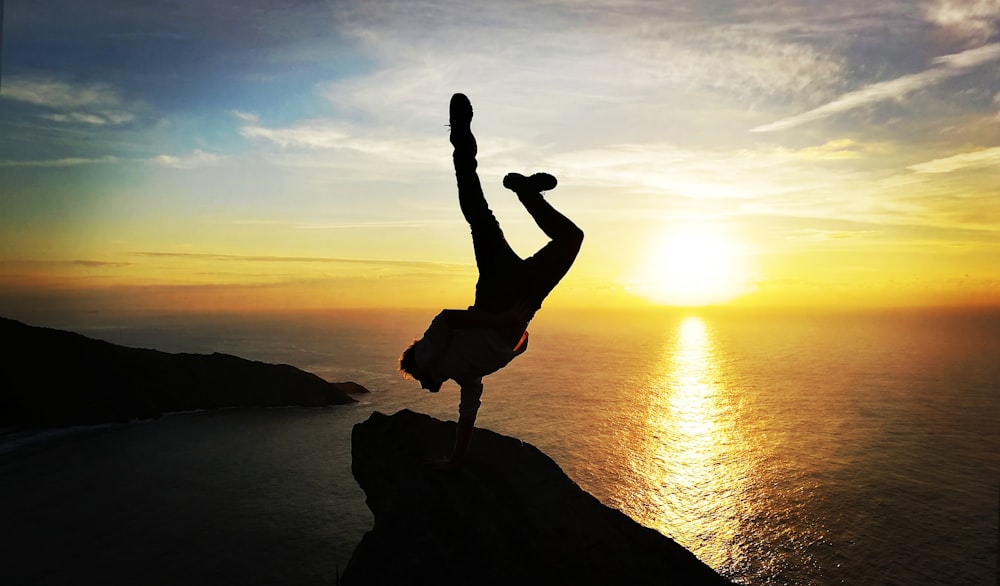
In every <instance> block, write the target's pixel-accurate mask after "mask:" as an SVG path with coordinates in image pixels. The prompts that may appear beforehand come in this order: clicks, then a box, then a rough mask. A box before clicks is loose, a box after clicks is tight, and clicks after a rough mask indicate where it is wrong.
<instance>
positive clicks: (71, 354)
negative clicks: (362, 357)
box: [0, 318, 367, 426]
mask: <svg viewBox="0 0 1000 586" xmlns="http://www.w3.org/2000/svg"><path fill="white" fill-rule="evenodd" d="M0 342H2V344H3V346H2V348H3V350H2V352H0V357H2V358H0V425H5V426H65V425H77V424H92V423H110V422H121V421H127V420H129V419H137V418H138V419H148V418H153V417H158V416H159V415H162V414H163V413H167V412H171V411H188V410H193V409H214V408H220V407H272V406H281V405H305V406H323V405H339V404H344V403H352V402H354V399H353V398H352V397H351V396H350V394H352V393H359V392H367V391H366V390H365V389H364V387H361V385H358V384H356V383H350V382H349V383H331V382H327V381H325V380H323V379H321V378H320V377H318V376H316V375H314V374H310V373H308V372H305V371H302V370H299V369H298V368H295V367H293V366H289V365H287V364H266V363H263V362H254V361H250V360H245V359H243V358H238V357H236V356H230V355H228V354H211V355H206V354H170V353H166V352H159V351H157V350H146V349H139V348H127V347H125V346H118V345H116V344H111V343H109V342H104V341H101V340H94V339H91V338H87V337H85V336H81V335H80V334H75V333H72V332H65V331H61V330H53V329H48V328H38V327H32V326H28V325H25V324H22V323H20V322H17V321H14V320H10V319H4V318H0Z"/></svg>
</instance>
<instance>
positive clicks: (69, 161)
mask: <svg viewBox="0 0 1000 586" xmlns="http://www.w3.org/2000/svg"><path fill="white" fill-rule="evenodd" d="M118 161H120V159H119V158H118V157H112V156H106V157H97V158H93V159H87V158H81V157H66V158H63V159H51V160H42V161H16V160H10V161H0V167H76V166H79V165H106V164H111V163H117V162H118Z"/></svg>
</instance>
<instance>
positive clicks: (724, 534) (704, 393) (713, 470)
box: [619, 316, 750, 569]
mask: <svg viewBox="0 0 1000 586" xmlns="http://www.w3.org/2000/svg"><path fill="white" fill-rule="evenodd" d="M725 381H726V378H725V373H724V372H723V371H722V369H721V368H720V367H719V365H718V364H717V361H716V358H715V342H714V341H713V339H712V333H711V331H710V329H709V328H708V326H707V325H706V324H705V322H704V321H703V320H702V319H700V318H698V317H693V316H692V317H687V318H685V319H684V320H683V321H681V322H680V324H679V326H678V328H677V331H676V335H674V336H673V337H670V338H668V339H667V340H666V342H665V345H664V347H663V351H662V359H661V360H660V362H659V363H658V365H657V368H656V369H655V370H654V372H651V373H650V380H648V381H647V383H646V385H645V387H646V390H647V392H648V395H647V396H645V397H642V400H641V401H640V413H638V414H637V415H638V417H637V418H636V420H635V421H634V424H635V425H636V426H638V428H639V429H635V430H634V431H635V432H636V435H635V436H634V437H635V438H636V440H635V444H636V445H634V448H635V451H634V452H633V456H632V460H631V462H630V467H631V469H632V477H631V478H630V479H628V480H629V481H628V482H626V483H625V484H626V486H624V487H623V488H626V489H627V490H628V492H629V494H622V495H619V501H620V502H621V504H622V506H623V508H625V509H627V510H626V512H627V513H628V514H629V515H631V516H632V517H633V518H635V519H637V520H639V521H640V522H642V523H643V524H644V525H647V526H650V527H653V528H655V529H657V530H659V531H660V532H662V533H664V534H666V535H668V536H670V537H672V538H673V539H674V540H676V541H677V542H678V543H680V544H681V545H683V546H685V547H687V548H688V549H690V550H692V551H694V552H695V553H696V554H697V555H698V557H699V558H700V559H701V560H702V561H704V562H705V563H707V564H708V565H710V566H712V567H714V568H717V569H718V568H724V567H733V566H735V565H739V564H740V563H741V561H742V558H743V557H744V556H743V554H742V553H741V552H740V551H739V550H740V546H739V545H738V543H739V541H741V540H739V539H737V537H738V535H740V532H741V518H744V514H745V513H746V511H745V510H744V511H742V512H741V511H740V509H743V508H745V507H744V506H742V505H741V503H740V500H741V497H742V496H743V493H744V487H745V486H746V478H747V476H748V473H749V470H748V467H749V466H750V461H749V460H750V459H749V458H747V457H746V454H745V453H742V452H744V447H743V446H744V444H743V439H742V438H741V437H740V433H739V430H738V428H737V425H736V420H735V419H736V417H735V413H734V407H733V403H734V401H733V400H732V399H733V398H732V397H731V395H730V391H729V390H728V389H727V387H726V384H725ZM642 407H644V408H645V409H644V410H643V409H642ZM643 411H644V412H643Z"/></svg>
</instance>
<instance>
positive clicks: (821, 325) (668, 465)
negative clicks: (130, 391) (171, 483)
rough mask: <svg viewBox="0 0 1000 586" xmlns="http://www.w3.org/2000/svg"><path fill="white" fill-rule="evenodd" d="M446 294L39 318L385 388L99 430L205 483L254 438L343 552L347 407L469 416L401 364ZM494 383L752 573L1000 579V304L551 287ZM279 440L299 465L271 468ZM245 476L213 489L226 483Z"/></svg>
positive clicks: (358, 518)
mask: <svg viewBox="0 0 1000 586" xmlns="http://www.w3.org/2000/svg"><path fill="white" fill-rule="evenodd" d="M434 313H435V312H434V311H428V312H421V311H401V310H400V311H380V312H375V311H353V312H330V313H312V314H308V315H278V316H261V315H247V316H241V315H215V316H208V315H200V316H190V315H188V316H161V317H143V318H136V317H131V318H123V317H118V318H115V317H110V316H101V315H82V316H81V315H77V316H62V317H59V316H54V317H51V318H49V319H48V320H47V321H46V322H45V323H40V322H39V320H34V321H29V323H33V325H45V326H50V327H59V328H65V329H71V330H74V331H78V332H80V333H83V334H85V335H88V336H91V337H95V338H100V339H105V340H108V341H111V342H114V343H118V344H124V345H128V346H135V347H148V348H156V349H159V350H163V351H168V352H225V353H229V354H235V355H238V356H242V357H244V358H249V359H253V360H262V361H267V362H279V363H288V364H292V365H295V366H297V367H300V368H302V369H305V370H308V371H311V372H314V373H316V374H318V375H320V376H322V377H324V378H326V379H328V380H333V381H346V380H352V381H356V382H358V383H360V384H362V385H364V386H365V387H367V388H368V389H370V390H371V391H372V392H371V394H370V395H369V396H366V397H364V398H363V402H362V404H360V405H357V406H347V407H338V408H334V409H328V410H279V411H276V412H273V413H271V414H270V415H262V414H261V413H260V412H243V411H234V412H228V413H225V414H221V415H220V414H216V415H209V414H204V413H202V414H186V415H177V416H171V417H167V418H164V419H161V420H158V421H156V422H150V423H141V424H134V425H130V426H126V427H127V429H124V430H119V431H116V432H114V433H101V434H98V435H97V437H98V438H106V439H100V441H103V442H109V443H119V444H120V443H127V444H128V445H130V446H145V447H144V448H143V451H142V454H143V455H142V456H141V457H143V458H145V459H147V460H149V459H150V458H154V455H155V454H157V453H159V452H158V450H163V451H166V452H168V453H170V454H172V455H171V458H175V459H176V458H178V457H180V456H178V451H177V449H171V448H170V447H169V446H177V445H182V446H184V448H183V450H182V451H181V452H180V453H181V454H186V456H185V457H186V458H188V460H187V461H189V462H191V461H197V462H199V463H200V465H201V466H202V467H203V468H204V469H205V471H206V475H205V477H204V478H206V479H207V480H204V482H206V483H209V484H210V483H211V482H216V481H214V480H211V478H212V477H211V474H210V472H209V471H210V470H211V469H212V468H213V462H216V461H221V460H222V459H223V458H224V459H226V460H231V459H232V458H233V454H234V453H236V454H237V455H238V457H239V458H240V459H241V460H242V461H245V462H247V463H248V466H247V467H246V470H247V472H246V474H247V475H248V476H247V477H246V478H244V479H243V482H244V483H252V484H253V487H254V489H253V490H254V494H253V496H254V498H255V499H258V501H256V502H258V503H265V504H260V506H262V507H277V508H281V507H292V508H290V509H288V511H287V512H288V513H289V514H290V515H299V516H303V515H307V516H312V518H313V520H312V521H311V523H312V524H313V525H315V527H312V530H315V531H317V532H323V531H327V533H328V534H330V535H332V536H330V535H328V537H327V541H328V542H329V543H332V544H333V545H332V547H333V548H334V549H335V550H336V551H334V552H333V553H332V554H331V553H330V552H329V551H327V552H325V553H324V554H323V556H325V557H324V561H323V562H322V563H323V564H326V565H329V564H336V565H337V566H338V567H339V568H343V565H344V564H345V563H346V560H347V559H349V557H350V553H351V550H352V549H353V545H354V543H356V542H357V540H358V539H360V537H361V535H362V534H363V533H364V531H366V530H367V529H369V528H370V526H371V523H372V516H371V514H370V513H369V512H368V510H367V508H366V507H365V505H364V494H363V492H362V491H361V490H360V489H359V488H357V486H356V484H354V481H353V478H352V477H351V472H350V458H349V454H350V426H351V425H352V424H353V423H355V422H358V421H362V420H364V419H365V418H367V416H368V415H369V414H370V413H371V412H372V411H373V410H379V411H383V412H386V413H392V412H395V411H396V410H398V409H400V408H404V407H405V408H410V409H414V410H417V411H421V412H425V413H429V414H431V415H433V416H435V417H439V418H442V419H453V418H455V417H456V416H457V404H458V392H457V390H458V389H457V387H455V386H454V384H453V383H448V384H446V385H445V387H444V388H443V389H442V391H441V392H440V393H438V394H430V393H427V392H425V391H422V390H421V389H420V388H419V385H417V384H416V383H414V382H412V381H405V380H403V379H401V378H400V377H399V375H398V374H397V372H396V359H397V357H398V355H399V353H400V352H401V351H402V349H403V348H404V347H405V346H406V345H407V344H408V343H409V342H410V341H412V339H414V338H416V337H419V335H420V334H421V333H422V331H423V329H424V327H425V326H426V324H427V323H428V322H429V321H430V319H431V318H432V317H433V314H434ZM13 317H17V316H13ZM22 319H23V318H22ZM24 321H28V320H26V319H25V320H24ZM485 387H486V391H485V394H484V397H483V406H482V409H481V411H480V417H479V421H478V424H479V425H480V426H483V427H488V428H490V429H492V430H494V431H497V432H499V433H503V434H505V435H511V436H516V437H518V438H521V439H523V440H525V441H527V442H530V443H532V444H534V445H535V446H537V447H539V448H540V449H541V450H543V451H544V452H546V453H547V454H549V455H550V456H551V457H552V458H553V459H554V460H555V461H556V462H557V463H558V464H559V465H560V466H561V467H562V468H563V470H564V471H565V472H566V473H567V474H568V475H569V476H570V477H571V478H572V479H573V480H575V481H576V482H577V483H578V484H580V485H581V486H582V487H583V488H584V489H586V490H587V491H589V492H591V493H592V494H594V495H595V496H596V497H597V498H599V499H600V500H601V501H602V502H604V503H606V504H608V505H610V506H612V507H616V508H618V509H620V510H622V511H623V512H625V513H626V514H628V515H629V516H631V517H632V518H634V519H635V520H637V521H639V522H640V523H642V524H645V525H647V526H650V527H653V528H655V529H657V530H658V531H660V532H662V533H663V534H665V535H667V536H669V537H671V538H673V539H675V540H676V541H678V542H679V543H680V544H682V545H683V546H685V547H687V548H688V549H690V550H691V551H692V552H694V553H695V554H696V555H697V556H698V557H699V558H700V559H702V560H703V561H705V562H706V563H708V564H709V565H710V566H712V567H714V568H716V569H717V570H718V571H719V572H720V573H722V574H724V575H726V576H728V577H730V578H731V579H733V580H734V581H736V582H738V583H741V584H761V585H763V584H788V585H793V584H794V585H809V584H817V585H822V584H852V585H854V584H900V585H919V584H996V583H997V577H998V573H997V544H998V536H1000V531H998V516H1000V312H996V311H994V312H987V311H978V312H976V311H961V312H960V311H915V310H905V311H904V310H899V311H857V312H830V313H809V312H805V311H802V312H755V313H751V312H746V311H744V312H724V311H715V312H699V311H644V312H643V311H635V312H625V311H617V312H615V311H609V312H583V311H568V310H565V311H557V310H551V311H550V310H548V309H545V310H543V311H541V312H540V313H539V314H538V316H537V317H536V320H535V322H534V323H533V324H532V327H531V342H530V346H529V350H528V352H526V353H525V354H524V355H522V356H520V357H519V358H518V359H517V360H515V361H514V362H513V363H512V364H511V365H510V366H509V367H508V368H507V369H505V370H504V371H502V372H500V373H497V374H495V375H493V376H491V377H489V378H487V379H486V381H485ZM123 434H128V435H127V436H126V435H123ZM116 438H117V439H116ZM126 440H127V441H126ZM82 441H84V440H81V442H82ZM87 441H91V442H93V441H98V440H95V439H93V437H91V438H90V439H89V440H87ZM158 442H160V443H162V445H159V444H158ZM69 444H70V446H71V445H72V444H73V442H69ZM62 449H65V450H71V449H72V447H64V448H62ZM135 449H138V448H135ZM213 450H214V451H216V452H218V453H216V452H213ZM219 450H225V451H224V452H222V451H219ZM57 455H58V453H55V455H54V456H52V457H56V456H57ZM61 457H65V458H66V461H67V462H69V461H74V460H73V457H72V456H71V455H69V454H66V455H64V456H61ZM136 457H137V458H138V457H140V456H139V455H137V456H136ZM268 458H272V460H280V461H281V462H284V464H282V466H284V467H285V468H284V472H283V473H282V474H271V475H266V474H264V473H263V472H261V469H262V468H263V469H267V470H270V468H271V467H273V466H275V464H274V462H273V461H271V460H269V459H268ZM154 459H155V458H154ZM121 461H124V460H121ZM268 462H271V464H268ZM16 464H17V462H16V461H15V462H14V464H7V466H8V468H7V469H8V471H9V470H11V468H10V466H12V465H16ZM122 465H123V466H124V465H125V464H122ZM112 473H113V472H108V474H112ZM262 474H263V476H261V475H262ZM279 476H281V477H284V478H291V479H292V480H287V481H276V480H274V478H276V477H279ZM227 478H228V477H227ZM227 478H220V479H218V480H217V483H218V486H216V485H214V484H212V485H211V486H209V487H208V488H204V487H203V488H202V489H204V490H211V489H212V488H211V487H213V486H214V487H215V488H214V490H218V491H222V490H228V489H225V488H224V485H225V483H226V482H234V481H233V480H231V479H227ZM260 478H264V480H261V479H260ZM303 486H307V487H308V492H307V493H306V494H311V495H313V497H311V498H310V499H309V501H308V502H302V494H303V493H302V487H303ZM0 488H2V486H0ZM231 488H232V487H229V489H231ZM202 489H199V490H202ZM315 495H321V496H322V498H314V497H315ZM268 503H269V504H268ZM276 517H277V515H276ZM277 522H278V521H275V523H277ZM324 527H326V529H324ZM329 527H335V529H330V528H329ZM317 563H319V562H317ZM321 569H322V568H320V570H321ZM320 570H317V572H319V571H320Z"/></svg>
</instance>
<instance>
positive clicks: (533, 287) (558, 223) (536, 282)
mask: <svg viewBox="0 0 1000 586" xmlns="http://www.w3.org/2000/svg"><path fill="white" fill-rule="evenodd" d="M517 198H518V199H519V200H520V201H521V204H523V205H524V208H525V209H526V210H528V213H529V214H531V217H532V218H533V219H534V220H535V224H537V225H538V227H539V228H540V229H541V230H542V232H544V233H545V235H546V236H548V237H549V238H551V240H550V241H549V243H548V244H546V245H545V246H543V247H542V248H541V249H540V250H539V251H538V252H536V253H535V254H534V255H532V256H531V257H529V258H527V259H526V260H525V262H524V277H523V279H524V283H523V284H522V290H523V291H524V296H525V297H526V298H527V299H528V300H529V301H530V302H532V304H533V305H534V306H535V309H537V308H538V307H541V304H542V301H543V300H544V299H545V297H546V296H547V295H548V294H549V292H551V291H552V289H553V288H555V286H556V285H557V284H558V283H559V281H560V280H561V279H562V278H563V276H565V275H566V273H567V272H568V271H569V268H570V267H571V266H572V265H573V262H574V261H575V260H576V256H577V254H578V253H579V252H580V246H581V245H582V244H583V230H581V229H580V228H579V227H578V226H577V225H576V224H574V223H573V221H572V220H570V219H569V218H567V217H566V216H564V215H563V214H561V213H560V212H559V211H558V210H556V209H555V208H554V207H552V204H550V203H549V202H548V201H546V200H545V198H544V197H542V194H541V193H540V192H538V191H519V192H517Z"/></svg>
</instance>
